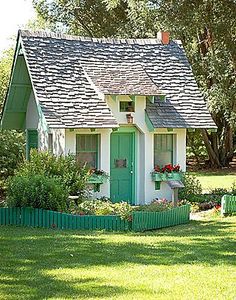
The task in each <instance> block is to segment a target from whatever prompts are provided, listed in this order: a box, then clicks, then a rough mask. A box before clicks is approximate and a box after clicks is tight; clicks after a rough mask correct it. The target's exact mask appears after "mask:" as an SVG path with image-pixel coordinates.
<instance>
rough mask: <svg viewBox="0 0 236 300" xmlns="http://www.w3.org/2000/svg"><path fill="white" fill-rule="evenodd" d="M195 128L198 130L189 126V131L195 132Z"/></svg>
mask: <svg viewBox="0 0 236 300" xmlns="http://www.w3.org/2000/svg"><path fill="white" fill-rule="evenodd" d="M195 130H196V129H195V128H187V131H188V132H195Z"/></svg>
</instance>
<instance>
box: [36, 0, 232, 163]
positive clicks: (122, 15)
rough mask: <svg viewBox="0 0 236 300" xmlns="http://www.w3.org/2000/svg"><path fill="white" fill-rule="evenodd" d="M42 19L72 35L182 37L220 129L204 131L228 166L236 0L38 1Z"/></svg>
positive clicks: (214, 155) (211, 149)
mask: <svg viewBox="0 0 236 300" xmlns="http://www.w3.org/2000/svg"><path fill="white" fill-rule="evenodd" d="M33 2H34V5H35V8H36V9H37V12H38V14H39V15H40V17H41V18H42V19H44V20H46V21H47V22H49V23H50V24H51V26H54V30H62V31H65V32H68V33H72V34H79V35H89V36H97V37H102V36H104V37H108V36H112V37H150V36H152V37H154V36H155V35H156V33H157V31H158V30H159V29H165V30H169V31H170V32H171V36H172V38H178V39H181V40H182V42H183V45H184V48H185V50H186V53H187V56H188V58H189V61H190V63H191V65H192V67H193V71H194V74H195V77H196V79H197V82H198V84H199V86H200V88H201V90H202V92H203V94H204V96H205V99H206V101H207V104H208V107H209V110H210V112H211V114H212V117H213V119H214V121H215V123H216V124H217V127H218V131H217V133H213V132H212V133H209V132H208V131H207V130H202V136H203V140H204V142H205V146H206V148H207V151H208V155H209V158H210V161H211V164H212V165H214V166H218V167H219V166H224V165H227V164H228V162H229V161H230V159H231V158H232V156H233V152H234V145H233V136H234V133H235V127H236V99H235V97H236V96H235V95H236V82H235V73H236V47H235V42H236V1H235V0H193V1H189V0H182V1H179V0H139V1H137V0H50V1H49V0H33Z"/></svg>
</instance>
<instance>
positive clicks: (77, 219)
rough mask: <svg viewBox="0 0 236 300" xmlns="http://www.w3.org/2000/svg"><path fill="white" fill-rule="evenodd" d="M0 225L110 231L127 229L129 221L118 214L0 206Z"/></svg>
mask: <svg viewBox="0 0 236 300" xmlns="http://www.w3.org/2000/svg"><path fill="white" fill-rule="evenodd" d="M0 225H21V226H31V227H44V228H58V229H106V230H112V231H125V230H128V229H129V222H128V221H126V220H122V219H121V218H120V217H119V216H80V215H72V214H66V213H61V212H56V211H51V210H44V209H37V208H29V207H24V208H18V207H14V208H0Z"/></svg>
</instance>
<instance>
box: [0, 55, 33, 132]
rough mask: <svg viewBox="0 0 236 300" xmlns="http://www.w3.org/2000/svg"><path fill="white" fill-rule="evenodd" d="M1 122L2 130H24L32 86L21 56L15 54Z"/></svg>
mask: <svg viewBox="0 0 236 300" xmlns="http://www.w3.org/2000/svg"><path fill="white" fill-rule="evenodd" d="M15 59H16V61H15V65H14V68H13V71H12V75H11V82H10V85H9V89H8V93H7V97H6V102H5V104H4V109H3V117H2V120H1V127H2V129H18V130H23V129H25V123H26V122H25V119H26V112H27V106H28V101H29V97H30V94H31V92H32V85H31V81H30V77H29V73H28V69H27V65H26V62H25V58H24V56H23V55H17V54H16V58H15Z"/></svg>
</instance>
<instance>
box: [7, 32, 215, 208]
mask: <svg viewBox="0 0 236 300" xmlns="http://www.w3.org/2000/svg"><path fill="white" fill-rule="evenodd" d="M1 127H2V128H3V129H19V130H26V136H27V153H28V155H29V151H30V149H31V148H38V149H39V150H50V151H52V152H53V153H54V154H56V155H64V154H68V153H74V154H76V155H77V157H78V160H80V161H81V162H87V163H88V164H89V165H90V166H91V167H95V168H98V169H102V170H104V171H105V172H107V173H108V174H109V179H108V180H105V179H104V180H101V178H100V180H101V181H100V182H99V183H101V186H100V192H98V194H99V195H98V196H107V197H110V198H111V199H112V201H114V202H118V201H122V200H125V201H128V202H130V203H132V204H141V203H148V202H150V201H152V200H153V199H154V198H163V197H164V198H167V199H171V195H172V189H171V188H173V187H175V185H174V184H171V181H172V180H173V181H175V182H177V183H180V179H181V178H179V174H176V173H177V172H176V173H175V172H173V174H172V173H168V172H167V173H159V171H158V167H157V165H158V166H160V167H162V166H164V165H166V164H172V165H176V164H179V165H180V167H181V169H182V170H183V171H185V169H186V129H188V128H191V129H194V128H207V129H214V128H216V126H215V124H214V122H213V120H212V118H211V116H210V114H209V112H208V110H207V107H206V103H205V102H204V99H203V97H202V95H201V93H200V91H199V89H198V86H197V84H196V81H195V79H194V77H193V73H192V70H191V67H190V65H189V63H188V60H187V58H186V55H185V53H184V50H183V47H182V45H181V42H180V41H177V40H176V41H169V34H168V33H161V35H160V39H120V40H118V39H96V38H84V37H74V36H64V35H59V34H51V33H50V34H49V33H46V32H34V33H33V32H29V31H20V32H19V34H18V38H17V45H16V52H15V57H14V63H13V67H12V74H11V79H10V84H9V89H8V93H7V96H6V101H5V104H4V108H3V113H2V118H1ZM154 166H156V172H155V173H153V171H154ZM174 173H175V174H174ZM172 183H173V182H172Z"/></svg>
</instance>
